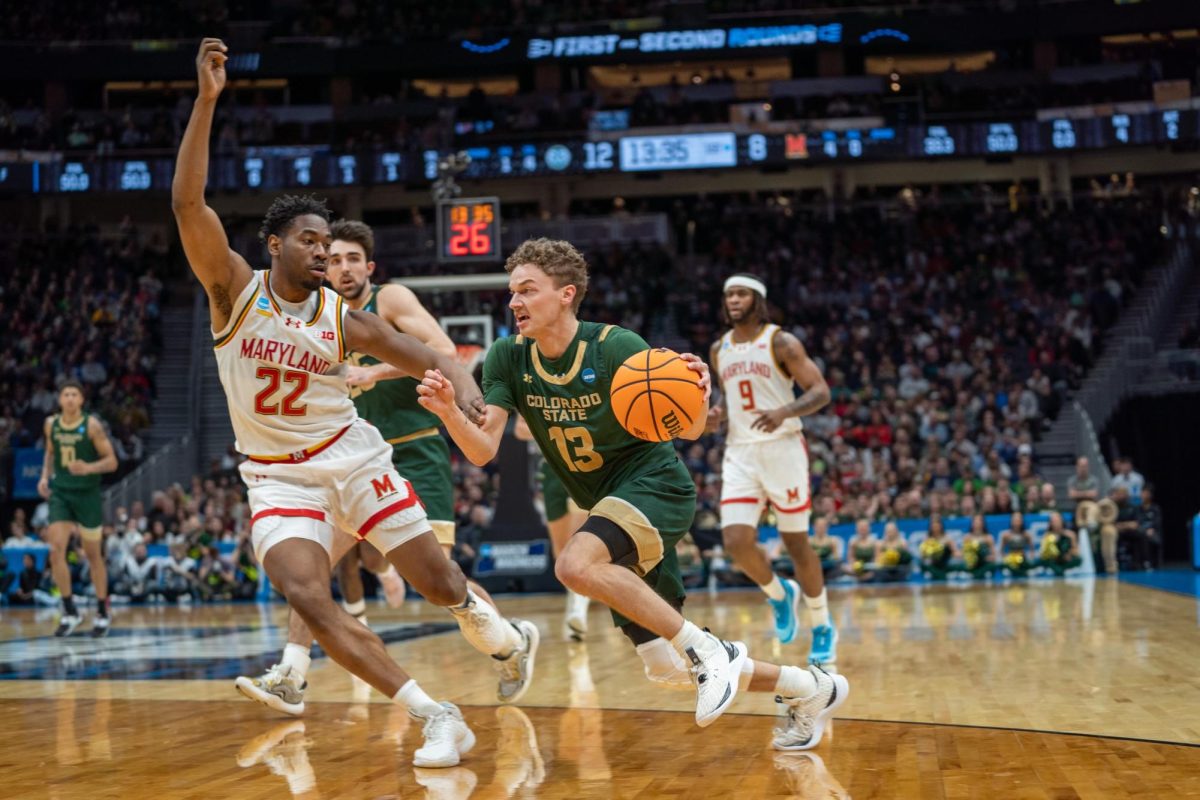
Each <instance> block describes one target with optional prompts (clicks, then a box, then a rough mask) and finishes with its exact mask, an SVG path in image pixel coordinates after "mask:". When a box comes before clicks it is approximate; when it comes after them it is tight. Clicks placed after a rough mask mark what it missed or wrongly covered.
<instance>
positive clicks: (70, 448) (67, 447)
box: [50, 412, 100, 489]
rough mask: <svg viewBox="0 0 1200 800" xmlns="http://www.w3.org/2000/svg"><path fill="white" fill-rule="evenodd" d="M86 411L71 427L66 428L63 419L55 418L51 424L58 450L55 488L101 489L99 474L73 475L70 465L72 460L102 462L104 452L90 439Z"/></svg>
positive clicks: (52, 444)
mask: <svg viewBox="0 0 1200 800" xmlns="http://www.w3.org/2000/svg"><path fill="white" fill-rule="evenodd" d="M89 416H90V415H89V414H87V413H86V412H85V413H84V414H83V416H82V417H80V419H79V422H78V423H77V424H75V425H72V426H71V427H70V428H64V427H63V424H62V417H61V416H60V415H58V414H55V415H54V419H53V421H52V422H51V423H50V446H51V447H52V448H53V449H54V478H53V480H52V481H51V488H53V489H99V488H100V476H99V475H72V474H71V472H70V470H68V469H67V465H68V464H70V463H71V462H72V461H85V462H91V461H99V460H100V453H98V452H97V451H96V445H94V444H92V439H91V437H90V436H88V418H89Z"/></svg>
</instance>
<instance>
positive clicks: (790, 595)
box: [767, 578, 800, 644]
mask: <svg viewBox="0 0 1200 800" xmlns="http://www.w3.org/2000/svg"><path fill="white" fill-rule="evenodd" d="M781 583H782V584H783V599H782V600H772V599H771V598H769V597H768V598H767V603H768V604H769V605H770V606H771V611H772V612H773V613H774V615H775V638H777V639H779V642H780V644H791V643H792V641H794V640H795V638H796V634H797V633H799V631H800V584H798V583H796V582H795V581H794V580H792V579H791V578H784V579H783V580H782V581H781Z"/></svg>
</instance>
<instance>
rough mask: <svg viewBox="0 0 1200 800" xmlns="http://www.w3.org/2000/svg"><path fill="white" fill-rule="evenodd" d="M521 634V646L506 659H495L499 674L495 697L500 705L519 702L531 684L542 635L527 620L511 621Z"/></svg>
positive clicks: (535, 626) (536, 627)
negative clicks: (498, 684)
mask: <svg viewBox="0 0 1200 800" xmlns="http://www.w3.org/2000/svg"><path fill="white" fill-rule="evenodd" d="M512 624H513V625H514V626H515V627H516V629H517V630H519V631H520V632H521V646H520V647H519V648H517V650H516V651H514V652H513V653H512V654H511V655H510V656H509V657H508V658H504V659H501V658H495V657H494V656H493V658H495V664H496V670H497V671H498V672H499V673H500V686H499V688H498V689H497V690H496V697H497V699H499V700H500V702H501V703H515V702H517V701H518V700H520V699H521V698H522V697H523V696H524V695H525V692H526V691H527V690H528V689H529V684H530V683H532V682H533V664H534V660H535V659H536V658H537V651H538V644H540V642H541V638H542V634H541V631H539V630H538V626H537V625H535V624H533V623H532V622H530V621H529V620H527V619H519V620H512Z"/></svg>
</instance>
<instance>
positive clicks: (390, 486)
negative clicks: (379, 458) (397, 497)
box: [371, 475, 396, 500]
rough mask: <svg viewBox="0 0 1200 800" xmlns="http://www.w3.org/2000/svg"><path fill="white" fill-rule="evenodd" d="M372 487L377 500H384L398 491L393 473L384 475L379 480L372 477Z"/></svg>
mask: <svg viewBox="0 0 1200 800" xmlns="http://www.w3.org/2000/svg"><path fill="white" fill-rule="evenodd" d="M371 488H372V489H374V490H375V499H376V500H382V499H383V498H385V497H387V496H388V495H392V494H395V493H396V485H395V484H394V483H392V476H391V475H384V476H383V477H382V478H380V479H379V480H375V479H374V478H371Z"/></svg>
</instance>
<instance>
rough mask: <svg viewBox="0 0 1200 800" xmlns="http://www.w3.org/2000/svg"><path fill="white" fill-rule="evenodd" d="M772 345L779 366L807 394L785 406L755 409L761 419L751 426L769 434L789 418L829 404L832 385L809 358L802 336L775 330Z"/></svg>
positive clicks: (811, 411)
mask: <svg viewBox="0 0 1200 800" xmlns="http://www.w3.org/2000/svg"><path fill="white" fill-rule="evenodd" d="M771 346H772V347H773V348H774V350H775V354H776V357H777V358H778V359H779V363H780V365H782V366H783V368H784V369H785V370H786V371H787V374H788V375H790V376H791V377H792V380H793V381H795V382H796V385H797V386H799V387H800V388H801V390H803V392H804V393H803V394H801V395H800V396H799V397H797V398H796V399H795V400H793V401H792V402H790V403H788V404H787V405H785V406H780V407H779V408H774V409H771V410H769V411H757V412H755V413H757V414H758V419H756V420H754V422H753V424H752V425H751V427H752V428H756V429H758V430H763V431H767V432H768V433H769V432H771V431H773V430H775V429H776V428H778V427H779V426H780V425H781V424H782V423H783V421H784V420H785V419H787V418H788V417H803V416H806V415H808V414H813V413H816V412H817V411H820V410H821V409H822V408H824V407H825V406H826V405H828V404H829V399H830V393H829V384H827V383H826V382H825V376H824V375H822V374H821V368H820V367H818V366H817V365H816V363H814V362H813V360H812V359H811V358H809V357H808V351H807V350H805V349H804V345H803V344H801V343H800V340H799V339H797V338H796V337H795V336H793V335H792V334H790V333H787V332H785V331H776V332H775V336H774V337H773V338H772V340H771Z"/></svg>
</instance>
